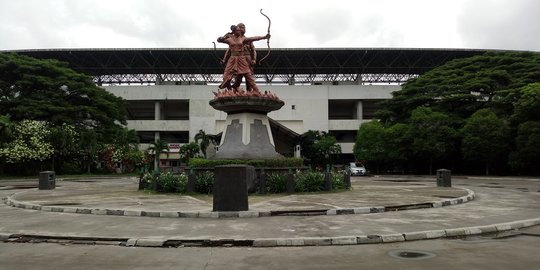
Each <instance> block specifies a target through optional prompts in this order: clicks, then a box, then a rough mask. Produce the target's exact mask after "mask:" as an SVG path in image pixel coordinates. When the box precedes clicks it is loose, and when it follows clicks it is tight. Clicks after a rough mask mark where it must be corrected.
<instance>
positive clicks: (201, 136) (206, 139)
mask: <svg viewBox="0 0 540 270" xmlns="http://www.w3.org/2000/svg"><path fill="white" fill-rule="evenodd" d="M194 139H195V142H196V143H197V144H198V145H199V149H200V150H201V152H202V154H203V156H204V158H206V149H207V148H208V146H209V145H210V143H213V144H217V138H216V135H210V134H206V132H204V130H202V129H200V130H199V132H198V133H197V134H195V138H194ZM199 140H200V141H201V142H199Z"/></svg>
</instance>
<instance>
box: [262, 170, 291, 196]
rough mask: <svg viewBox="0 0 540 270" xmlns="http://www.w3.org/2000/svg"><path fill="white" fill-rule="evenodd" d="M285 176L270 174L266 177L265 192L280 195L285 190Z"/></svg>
mask: <svg viewBox="0 0 540 270" xmlns="http://www.w3.org/2000/svg"><path fill="white" fill-rule="evenodd" d="M286 185H287V174H283V173H270V174H267V175H266V190H267V191H268V192H269V193H282V192H285V191H286V190H287V186H286Z"/></svg>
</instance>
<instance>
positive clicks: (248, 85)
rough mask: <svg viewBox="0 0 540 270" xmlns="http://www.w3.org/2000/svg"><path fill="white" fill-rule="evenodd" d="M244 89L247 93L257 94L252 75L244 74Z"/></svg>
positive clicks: (257, 89)
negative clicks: (253, 92) (254, 92)
mask: <svg viewBox="0 0 540 270" xmlns="http://www.w3.org/2000/svg"><path fill="white" fill-rule="evenodd" d="M245 77H246V89H247V91H256V92H259V87H257V83H255V79H254V78H253V74H251V73H248V74H246V76H245Z"/></svg>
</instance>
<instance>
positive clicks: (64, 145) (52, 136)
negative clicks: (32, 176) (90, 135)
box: [47, 123, 80, 174]
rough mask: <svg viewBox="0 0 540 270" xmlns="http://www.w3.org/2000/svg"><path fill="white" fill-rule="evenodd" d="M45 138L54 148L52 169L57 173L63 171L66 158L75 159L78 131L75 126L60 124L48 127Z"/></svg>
mask: <svg viewBox="0 0 540 270" xmlns="http://www.w3.org/2000/svg"><path fill="white" fill-rule="evenodd" d="M49 131H50V133H49V136H48V138H47V140H48V141H49V142H50V143H51V145H52V147H53V148H54V154H53V156H52V170H53V171H56V173H58V174H62V173H63V165H64V162H65V161H66V160H76V159H77V158H78V154H79V141H80V138H79V133H78V132H77V131H76V130H75V126H73V125H68V124H65V123H64V124H62V125H58V126H53V127H50V128H49Z"/></svg>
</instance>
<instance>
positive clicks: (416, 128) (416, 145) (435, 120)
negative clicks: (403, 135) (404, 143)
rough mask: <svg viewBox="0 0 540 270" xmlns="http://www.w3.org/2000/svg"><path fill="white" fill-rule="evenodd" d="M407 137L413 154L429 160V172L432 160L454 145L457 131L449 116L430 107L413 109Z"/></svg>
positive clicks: (431, 168) (450, 150)
mask: <svg viewBox="0 0 540 270" xmlns="http://www.w3.org/2000/svg"><path fill="white" fill-rule="evenodd" d="M407 136H408V137H409V138H412V144H411V149H412V152H413V154H414V155H415V156H416V157H417V158H419V159H422V160H428V161H429V174H430V175H431V174H432V172H433V161H434V160H438V159H439V160H440V159H442V158H443V157H445V156H446V155H448V154H449V153H451V152H452V151H454V147H455V139H456V138H457V132H456V131H455V130H454V129H453V128H452V127H451V120H450V117H448V116H447V115H445V114H443V113H440V112H434V111H433V110H431V109H430V108H426V107H418V108H416V109H415V110H413V112H412V115H411V120H410V128H409V134H408V135H407Z"/></svg>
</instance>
